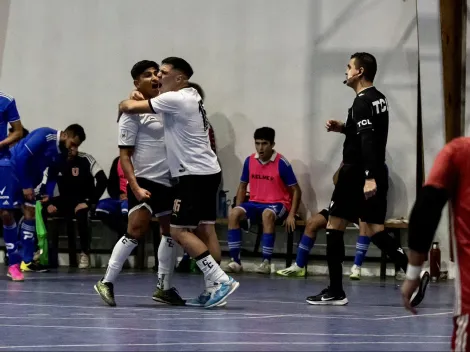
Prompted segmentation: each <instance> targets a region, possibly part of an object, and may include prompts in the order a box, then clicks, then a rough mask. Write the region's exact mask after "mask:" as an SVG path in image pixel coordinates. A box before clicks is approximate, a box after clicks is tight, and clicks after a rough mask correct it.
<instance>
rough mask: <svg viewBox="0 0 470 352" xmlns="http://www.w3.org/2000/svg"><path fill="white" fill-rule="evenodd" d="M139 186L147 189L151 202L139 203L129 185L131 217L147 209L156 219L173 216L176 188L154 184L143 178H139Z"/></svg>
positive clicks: (128, 197) (128, 195) (128, 194)
mask: <svg viewBox="0 0 470 352" xmlns="http://www.w3.org/2000/svg"><path fill="white" fill-rule="evenodd" d="M137 184H138V185H139V187H140V188H143V189H146V190H147V191H149V192H150V194H151V195H152V196H151V197H150V199H149V200H147V201H145V202H139V201H138V200H137V198H136V197H135V195H134V192H132V190H131V188H130V187H129V185H127V199H128V203H129V205H128V207H129V215H131V213H132V212H133V211H135V210H137V209H140V208H142V207H145V208H147V209H148V211H149V212H150V213H151V214H152V215H153V216H156V217H159V216H164V215H169V214H171V208H172V207H173V200H174V188H173V187H168V186H165V185H162V184H161V183H157V182H153V181H150V180H147V179H145V178H142V177H137Z"/></svg>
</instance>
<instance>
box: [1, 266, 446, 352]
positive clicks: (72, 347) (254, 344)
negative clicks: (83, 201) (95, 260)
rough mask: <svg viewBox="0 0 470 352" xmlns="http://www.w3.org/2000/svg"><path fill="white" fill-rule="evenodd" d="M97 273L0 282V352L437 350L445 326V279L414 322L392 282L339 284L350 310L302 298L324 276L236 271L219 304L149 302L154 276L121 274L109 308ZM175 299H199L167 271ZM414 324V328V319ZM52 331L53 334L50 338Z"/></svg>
mask: <svg viewBox="0 0 470 352" xmlns="http://www.w3.org/2000/svg"><path fill="white" fill-rule="evenodd" d="M102 275H103V274H102V272H101V271H91V272H88V273H77V272H75V271H73V272H72V271H70V272H68V271H66V270H63V271H60V272H57V273H46V274H34V275H28V277H27V281H25V282H24V283H14V282H11V281H9V280H7V278H6V276H5V275H3V276H1V277H2V278H1V279H0V280H1V281H0V283H1V284H0V304H1V306H2V309H1V312H0V322H1V323H0V327H1V328H0V331H1V334H0V335H1V339H0V349H1V350H35V351H65V350H68V351H281V350H282V351H340V350H341V351H411V350H414V351H443V350H448V349H449V344H450V343H449V340H450V335H451V329H452V325H451V324H452V319H451V317H452V305H451V302H452V297H453V285H452V282H440V283H439V284H434V285H433V284H430V286H429V288H428V292H427V296H426V300H425V301H424V302H423V303H422V305H420V307H419V313H418V315H417V316H412V315H410V314H409V313H408V312H406V311H405V310H404V308H403V306H402V303H401V301H400V299H401V298H400V296H399V290H398V288H397V286H396V284H395V281H394V279H393V278H388V279H387V282H386V283H385V284H381V283H380V281H378V280H377V279H371V280H367V279H363V280H362V281H361V282H354V283H351V282H350V281H349V280H344V281H345V290H346V292H347V294H348V299H349V305H347V306H343V307H332V306H326V307H318V306H311V305H309V304H307V303H306V302H305V298H306V297H307V296H308V295H311V294H313V293H316V292H317V291H319V290H320V289H322V288H323V287H324V285H325V282H326V280H327V278H326V277H321V276H315V277H309V278H308V280H305V279H303V278H300V279H292V278H290V279H285V278H276V277H274V276H272V277H271V278H265V277H260V276H257V275H254V274H252V275H251V274H244V275H239V276H237V278H239V279H240V282H241V286H240V288H239V290H238V291H237V292H236V293H235V294H234V295H233V296H231V297H230V298H229V300H228V304H227V305H226V306H225V307H224V308H216V309H202V308H189V307H171V306H166V305H162V304H158V303H156V302H153V301H152V299H151V295H152V293H153V290H154V285H155V282H156V278H155V276H154V275H152V274H151V273H150V272H138V273H132V272H124V273H123V275H122V276H121V277H120V278H119V281H118V282H117V283H116V302H117V307H114V308H112V307H109V306H106V305H105V304H104V303H103V302H102V300H101V298H100V297H99V296H98V295H97V294H96V293H95V292H94V290H93V285H94V283H95V282H96V280H97V279H98V278H100V277H101V276H102ZM174 284H175V286H176V287H177V288H178V289H179V291H180V293H181V295H182V297H185V298H187V297H191V296H193V295H197V294H198V293H199V291H200V289H201V288H202V286H201V285H202V276H200V275H196V274H187V275H183V274H178V275H175V282H174ZM416 319H418V320H420V322H419V324H413V321H414V320H416ZM51 334H52V335H53V336H54V337H53V338H52V339H51Z"/></svg>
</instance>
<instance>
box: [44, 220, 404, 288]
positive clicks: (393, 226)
mask: <svg viewBox="0 0 470 352" xmlns="http://www.w3.org/2000/svg"><path fill="white" fill-rule="evenodd" d="M56 220H62V218H60V217H50V218H49V219H48V221H56ZM91 221H92V222H100V220H96V219H92V220H91ZM152 222H158V219H157V218H152ZM216 224H217V225H222V226H227V225H228V219H227V218H218V219H217V220H216ZM257 226H258V228H257V237H256V242H255V247H254V250H253V253H254V254H257V253H258V251H259V247H260V244H261V239H262V235H263V226H262V224H257ZM305 226H306V221H304V220H297V221H296V230H295V231H288V232H287V250H286V254H285V260H286V268H287V267H289V266H291V265H292V261H293V258H294V236H295V234H296V233H297V232H299V233H300V234H299V237H300V236H301V235H302V233H303V230H302V231H298V230H299V229H304V228H305ZM152 227H153V229H154V232H155V233H154V234H153V235H154V241H155V239H156V238H159V226H152ZM353 228H354V227H349V228H348V229H353ZM407 228H408V221H407V220H406V219H389V220H387V221H386V222H385V229H386V230H387V231H389V232H392V233H393V235H394V236H395V238H397V239H400V238H401V230H403V229H407ZM154 246H155V248H158V247H157V246H158V244H155V243H154ZM139 247H140V248H141V249H142V250H138V251H137V253H136V254H137V263H140V264H139V265H138V267H143V262H144V251H143V248H142V247H143V246H139ZM92 252H97V251H92ZM100 252H101V251H100ZM387 262H388V259H387V255H386V254H385V253H384V252H382V253H381V257H380V278H381V279H382V280H385V279H386V269H387Z"/></svg>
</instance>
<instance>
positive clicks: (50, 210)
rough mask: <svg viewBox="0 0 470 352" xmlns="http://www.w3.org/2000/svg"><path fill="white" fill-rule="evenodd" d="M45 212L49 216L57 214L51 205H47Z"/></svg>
mask: <svg viewBox="0 0 470 352" xmlns="http://www.w3.org/2000/svg"><path fill="white" fill-rule="evenodd" d="M47 212H48V213H49V214H54V213H57V208H56V207H55V206H54V205H52V204H51V205H49V206H48V207H47Z"/></svg>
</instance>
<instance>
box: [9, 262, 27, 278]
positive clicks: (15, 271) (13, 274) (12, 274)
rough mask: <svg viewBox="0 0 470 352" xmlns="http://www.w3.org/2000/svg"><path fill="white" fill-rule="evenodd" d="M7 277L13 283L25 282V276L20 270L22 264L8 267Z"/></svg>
mask: <svg viewBox="0 0 470 352" xmlns="http://www.w3.org/2000/svg"><path fill="white" fill-rule="evenodd" d="M7 276H8V277H9V278H11V279H12V280H13V281H24V275H23V273H22V272H21V270H20V264H13V265H10V266H9V267H8V273H7Z"/></svg>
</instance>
